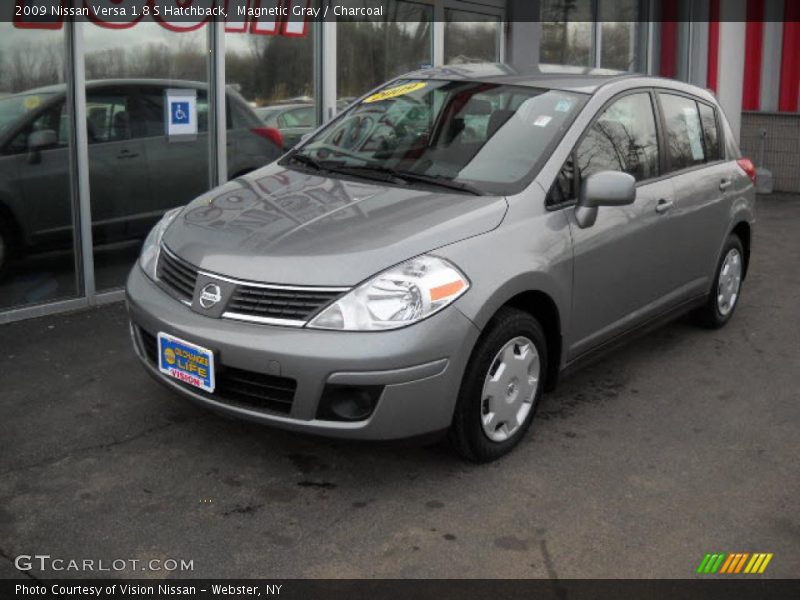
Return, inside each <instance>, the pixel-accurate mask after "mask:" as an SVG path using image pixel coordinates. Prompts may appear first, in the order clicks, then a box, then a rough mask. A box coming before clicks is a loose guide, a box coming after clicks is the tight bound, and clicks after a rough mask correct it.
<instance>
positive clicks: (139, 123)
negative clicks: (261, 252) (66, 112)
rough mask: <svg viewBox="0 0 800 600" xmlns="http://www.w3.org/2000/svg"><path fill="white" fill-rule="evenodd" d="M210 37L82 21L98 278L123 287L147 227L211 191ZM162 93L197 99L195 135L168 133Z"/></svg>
mask: <svg viewBox="0 0 800 600" xmlns="http://www.w3.org/2000/svg"><path fill="white" fill-rule="evenodd" d="M207 39H208V33H207V28H206V27H205V26H203V27H200V28H198V29H195V30H192V31H185V32H183V31H181V32H178V31H172V30H170V29H168V28H167V27H165V26H164V25H163V24H161V23H156V22H154V21H152V20H149V21H147V20H145V21H142V22H139V23H137V24H136V25H135V26H133V27H129V28H127V29H112V28H107V27H104V26H102V24H99V23H98V24H90V23H87V24H86V25H85V27H84V46H85V53H86V57H85V65H86V121H87V123H86V126H87V134H88V141H89V186H90V192H91V206H92V233H93V241H94V262H95V282H96V287H97V289H98V290H100V291H102V290H105V289H111V288H116V287H119V286H121V285H122V284H123V283H124V281H125V278H126V277H127V274H128V271H129V270H130V267H131V265H132V264H134V262H135V261H136V257H137V256H138V254H139V249H140V247H141V243H142V241H143V239H144V237H145V236H146V235H147V232H148V231H149V230H150V228H151V227H152V226H153V224H154V223H155V222H156V221H157V220H158V219H159V218H160V217H161V215H162V214H163V213H164V212H165V211H166V210H168V209H170V208H173V207H175V206H180V205H182V204H185V203H187V202H189V201H190V200H192V199H193V198H194V197H196V196H197V195H199V194H201V193H203V192H205V191H206V190H208V189H209V183H210V179H209V167H208V163H209V140H208V120H207V110H201V107H203V106H204V105H205V106H207V103H208V100H207V98H208V76H207V73H208V57H209V49H208V43H207ZM168 90H185V91H186V92H187V93H189V94H194V95H195V96H196V99H197V100H196V106H197V111H196V112H197V114H196V117H194V118H196V120H197V122H196V134H194V135H188V136H173V135H168V131H167V123H166V117H167V114H166V113H167V111H166V109H165V104H164V103H165V98H166V94H167V92H168Z"/></svg>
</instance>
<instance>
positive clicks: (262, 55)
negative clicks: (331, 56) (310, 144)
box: [225, 22, 318, 175]
mask: <svg viewBox="0 0 800 600" xmlns="http://www.w3.org/2000/svg"><path fill="white" fill-rule="evenodd" d="M317 26H318V24H317V23H314V22H307V23H306V24H305V27H304V28H303V32H302V33H300V34H294V35H263V34H261V33H258V32H256V31H253V30H252V29H250V30H244V31H229V32H227V33H226V34H225V48H226V50H225V75H226V80H227V84H228V89H229V94H230V93H231V92H232V91H235V93H237V94H238V95H240V96H241V98H243V99H244V101H245V103H246V105H247V108H248V110H252V111H253V112H254V113H255V115H256V116H257V118H258V119H259V121H260V123H261V124H260V128H261V129H260V134H261V135H262V136H265V137H266V138H267V139H272V140H275V141H277V143H278V144H280V146H281V148H282V149H286V150H288V149H289V148H291V147H292V146H294V145H295V144H297V142H299V141H300V139H301V138H302V137H303V136H304V135H305V134H307V133H310V132H311V131H313V130H314V129H315V128H316V127H317V124H318V123H317V104H316V98H315V94H314V56H315V51H314V28H315V27H317ZM240 133H244V132H240ZM237 135H238V134H237ZM239 137H241V136H239ZM239 141H242V140H239ZM242 160H243V157H242V156H241V155H240V156H231V153H230V152H229V153H228V170H229V172H230V173H231V175H239V174H241V173H243V172H246V171H247V170H252V167H253V165H249V164H243V163H242ZM240 163H242V164H240ZM232 165H236V166H232Z"/></svg>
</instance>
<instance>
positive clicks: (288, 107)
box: [255, 102, 314, 112]
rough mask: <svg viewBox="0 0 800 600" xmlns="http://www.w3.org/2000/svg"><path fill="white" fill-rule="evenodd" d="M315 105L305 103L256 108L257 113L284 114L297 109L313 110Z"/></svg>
mask: <svg viewBox="0 0 800 600" xmlns="http://www.w3.org/2000/svg"><path fill="white" fill-rule="evenodd" d="M313 107H314V105H313V104H308V103H305V102H302V103H301V102H298V103H295V104H270V105H268V106H259V107H258V108H256V109H255V110H256V111H275V112H283V111H286V110H294V109H295V108H313Z"/></svg>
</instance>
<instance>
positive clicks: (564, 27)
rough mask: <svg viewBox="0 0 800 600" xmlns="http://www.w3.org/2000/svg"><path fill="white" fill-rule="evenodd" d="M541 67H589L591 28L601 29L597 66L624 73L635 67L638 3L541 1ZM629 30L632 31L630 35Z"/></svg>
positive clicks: (625, 0) (626, 0)
mask: <svg viewBox="0 0 800 600" xmlns="http://www.w3.org/2000/svg"><path fill="white" fill-rule="evenodd" d="M540 14H541V21H542V42H541V46H540V58H541V62H543V63H555V64H562V65H579V66H589V65H590V62H591V56H592V49H591V44H592V24H593V23H594V24H595V25H596V26H597V27H601V28H602V47H601V50H600V51H601V57H600V63H599V64H600V66H602V67H605V68H609V69H620V70H623V71H627V70H629V69H631V68H633V67H634V62H633V56H634V54H635V52H634V47H633V46H635V44H636V38H635V36H632V35H631V34H632V33H634V32H635V28H636V27H637V25H636V21H637V19H638V17H639V1H638V0H614V1H613V2H612V1H611V0H601V1H600V2H592V0H542V3H541V13H540ZM632 29H633V30H634V31H632Z"/></svg>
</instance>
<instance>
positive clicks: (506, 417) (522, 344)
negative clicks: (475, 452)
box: [481, 336, 541, 442]
mask: <svg viewBox="0 0 800 600" xmlns="http://www.w3.org/2000/svg"><path fill="white" fill-rule="evenodd" d="M540 369H541V365H540V362H539V352H537V350H536V346H535V345H534V344H533V342H532V341H531V340H529V339H528V338H526V337H522V336H520V337H517V338H514V339H513V340H510V341H509V342H508V343H507V344H506V345H505V346H503V347H502V348H501V349H500V352H498V353H497V355H496V356H495V357H494V360H493V361H492V364H491V366H490V367H489V373H487V375H486V379H485V380H484V382H483V395H482V396H481V398H482V399H483V400H482V403H481V424H482V425H483V432H484V433H485V434H486V437H488V438H489V439H490V440H492V441H493V442H503V441H505V440H507V439H509V438H510V437H512V436H513V435H514V434H515V433H516V432H517V430H518V429H519V428H520V426H521V425H522V424H523V423H524V422H525V419H526V418H527V416H528V414H529V413H530V412H531V408H533V400H534V398H535V397H536V390H537V388H538V387H539V371H540Z"/></svg>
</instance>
